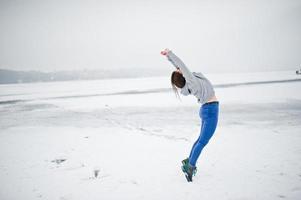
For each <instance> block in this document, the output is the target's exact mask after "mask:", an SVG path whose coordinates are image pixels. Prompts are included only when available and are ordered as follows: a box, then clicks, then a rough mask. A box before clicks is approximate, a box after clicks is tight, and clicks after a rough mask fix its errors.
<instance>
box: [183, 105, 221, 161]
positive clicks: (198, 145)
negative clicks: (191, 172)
mask: <svg viewBox="0 0 301 200" xmlns="http://www.w3.org/2000/svg"><path fill="white" fill-rule="evenodd" d="M218 106H219V103H218V102H211V103H206V104H204V105H203V106H202V107H201V108H200V113H199V115H200V117H201V119H202V127H201V132H200V136H199V138H198V139H197V140H196V141H195V143H194V145H193V146H192V149H191V152H190V155H189V164H190V165H192V166H195V165H196V162H197V160H198V158H199V156H200V154H201V152H202V150H203V148H204V147H205V146H206V144H207V143H208V142H209V140H210V138H211V137H212V135H213V134H214V131H215V129H216V126H217V122H218Z"/></svg>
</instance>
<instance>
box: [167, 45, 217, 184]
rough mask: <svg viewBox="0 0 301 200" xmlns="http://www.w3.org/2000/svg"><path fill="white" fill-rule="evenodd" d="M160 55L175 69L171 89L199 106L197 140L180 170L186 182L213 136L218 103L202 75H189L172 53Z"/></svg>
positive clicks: (187, 70)
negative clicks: (199, 121) (199, 126)
mask: <svg viewBox="0 0 301 200" xmlns="http://www.w3.org/2000/svg"><path fill="white" fill-rule="evenodd" d="M161 54H162V55H164V56H166V57H167V58H168V60H169V61H170V62H171V63H172V64H173V65H174V66H175V67H176V71H174V72H172V74H171V84H172V87H173V89H174V91H175V93H176V95H178V89H179V90H181V94H182V95H184V96H187V95H194V96H195V97H196V98H197V100H198V103H200V104H201V108H200V112H199V116H200V118H201V121H202V125H201V131H200V135H199V137H198V139H197V140H196V141H195V143H194V145H193V146H192V148H191V151H190V155H189V157H188V158H186V159H184V160H183V161H182V164H183V166H182V170H183V172H184V173H185V176H186V179H187V181H188V182H191V181H192V176H193V175H195V173H196V162H197V160H198V158H199V156H200V154H201V152H202V150H203V148H204V147H205V146H206V144H207V143H208V142H209V140H210V138H211V137H212V135H213V134H214V131H215V129H216V126H217V122H218V110H219V108H218V107H219V102H218V100H217V98H216V96H215V92H214V89H213V86H212V84H211V82H210V81H209V80H208V79H207V78H206V77H205V76H204V75H203V74H202V73H195V72H193V73H191V72H190V70H189V69H188V68H187V67H186V66H185V64H184V63H183V62H182V60H181V59H180V58H178V57H177V56H176V55H175V54H174V53H173V52H172V51H170V50H169V49H165V50H164V51H161Z"/></svg>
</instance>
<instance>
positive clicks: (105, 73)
mask: <svg viewBox="0 0 301 200" xmlns="http://www.w3.org/2000/svg"><path fill="white" fill-rule="evenodd" d="M158 75H166V73H165V72H164V71H159V70H155V71H153V70H146V69H130V70H128V69H119V70H117V69H115V70H78V71H57V72H39V71H14V70H6V69H0V84H11V83H33V82H51V81H68V80H96V79H109V78H134V77H143V76H144V77H145V76H158Z"/></svg>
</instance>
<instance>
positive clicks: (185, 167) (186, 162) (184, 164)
mask: <svg viewBox="0 0 301 200" xmlns="http://www.w3.org/2000/svg"><path fill="white" fill-rule="evenodd" d="M189 166H190V165H189V158H186V159H184V160H182V171H183V172H184V173H187V172H188V171H189ZM196 172H197V168H196V167H195V169H194V170H193V176H195V174H196Z"/></svg>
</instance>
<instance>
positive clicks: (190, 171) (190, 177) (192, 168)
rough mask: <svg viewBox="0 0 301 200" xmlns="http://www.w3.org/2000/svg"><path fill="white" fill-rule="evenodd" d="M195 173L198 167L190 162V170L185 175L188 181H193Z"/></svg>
mask: <svg viewBox="0 0 301 200" xmlns="http://www.w3.org/2000/svg"><path fill="white" fill-rule="evenodd" d="M195 173H196V167H195V166H191V165H190V164H188V170H187V172H185V177H186V179H187V181H188V182H192V176H194V175H195Z"/></svg>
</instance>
